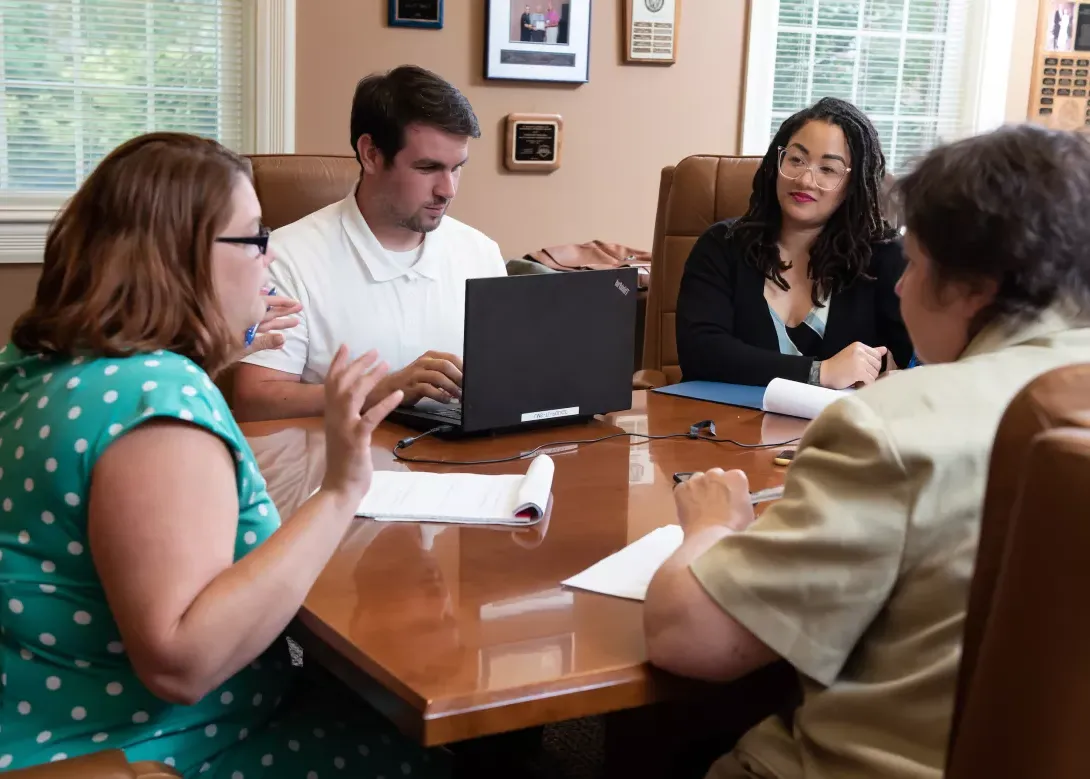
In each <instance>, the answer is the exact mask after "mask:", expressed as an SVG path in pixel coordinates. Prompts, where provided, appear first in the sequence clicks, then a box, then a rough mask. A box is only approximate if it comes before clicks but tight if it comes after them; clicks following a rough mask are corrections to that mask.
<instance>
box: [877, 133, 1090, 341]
mask: <svg viewBox="0 0 1090 779" xmlns="http://www.w3.org/2000/svg"><path fill="white" fill-rule="evenodd" d="M893 197H894V199H895V201H896V202H897V203H898V204H899V205H900V207H901V211H902V213H903V214H904V223H905V225H906V227H907V228H908V231H909V234H910V235H912V237H913V238H914V239H915V240H916V241H917V242H918V243H919V245H920V248H922V249H923V251H924V252H926V254H927V256H928V257H929V258H930V259H931V264H932V266H933V268H934V270H935V277H936V279H935V280H936V287H937V289H936V292H937V293H938V292H941V291H942V288H943V287H944V286H945V285H946V284H949V283H951V282H957V283H961V284H966V285H968V286H970V287H972V286H973V285H976V284H979V283H980V282H982V281H985V280H992V281H994V282H996V283H997V286H998V289H997V291H996V296H995V300H994V301H993V302H992V303H991V305H989V306H987V307H986V308H985V309H984V310H983V311H981V312H980V314H979V315H978V317H977V320H976V321H975V322H973V323H972V328H971V329H972V332H973V334H975V333H976V332H978V331H979V330H980V329H981V328H982V327H983V326H984V325H986V324H987V323H988V322H989V321H991V320H993V319H996V318H1010V319H1012V320H1015V321H1017V320H1019V319H1022V320H1024V319H1026V318H1029V317H1033V316H1034V315H1036V314H1038V313H1039V312H1041V311H1043V310H1044V309H1046V308H1048V307H1049V306H1051V305H1053V304H1054V303H1056V302H1057V301H1059V300H1061V299H1064V300H1066V301H1067V302H1069V303H1071V304H1072V305H1074V306H1075V307H1076V308H1077V309H1079V311H1080V313H1082V314H1084V315H1085V314H1086V313H1087V312H1088V311H1090V252H1088V249H1087V247H1090V219H1087V216H1086V215H1087V213H1088V212H1090V142H1088V140H1087V139H1086V138H1085V137H1083V136H1081V135H1078V134H1076V133H1071V132H1062V131H1058V130H1047V129H1045V128H1043V127H1037V126H1034V125H1031V124H1022V125H1011V126H1008V127H1003V128H1000V129H998V130H995V131H993V132H990V133H986V134H984V135H979V136H975V137H972V138H966V139H964V140H961V141H957V142H954V143H951V144H947V145H945V146H940V147H939V148H937V149H935V150H934V151H932V152H931V153H930V154H928V155H927V156H926V157H924V158H923V160H921V161H920V163H919V164H918V165H917V167H916V168H915V170H913V171H912V172H911V173H909V174H908V175H907V176H905V177H904V178H902V179H901V180H900V181H898V182H897V184H896V185H895V186H894V189H893Z"/></svg>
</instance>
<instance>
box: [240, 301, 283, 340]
mask: <svg viewBox="0 0 1090 779" xmlns="http://www.w3.org/2000/svg"><path fill="white" fill-rule="evenodd" d="M275 294H276V287H269V291H268V292H266V293H265V296H266V297H272V296H273V295H275ZM270 308H271V306H266V307H265V310H266V311H268V310H269V309H270ZM260 324H261V323H260V322H255V323H254V324H253V326H251V327H250V329H249V330H247V331H246V346H247V347H250V346H252V345H253V343H254V338H256V337H257V328H258V326H259V325H260Z"/></svg>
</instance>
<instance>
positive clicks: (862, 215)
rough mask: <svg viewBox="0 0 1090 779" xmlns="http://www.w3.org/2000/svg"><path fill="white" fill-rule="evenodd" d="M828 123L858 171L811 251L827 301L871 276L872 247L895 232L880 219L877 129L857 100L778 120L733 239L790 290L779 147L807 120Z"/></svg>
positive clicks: (827, 103) (817, 295)
mask: <svg viewBox="0 0 1090 779" xmlns="http://www.w3.org/2000/svg"><path fill="white" fill-rule="evenodd" d="M813 121H818V122H828V123H830V124H835V125H836V126H837V127H839V128H840V129H841V130H842V131H843V132H844V137H845V138H846V139H847V141H848V149H849V150H850V151H851V158H852V172H851V175H850V176H849V178H848V183H847V186H848V194H847V197H845V198H844V202H843V203H842V204H841V205H840V208H838V209H837V210H836V211H835V212H834V213H833V215H832V216H831V217H830V218H829V221H828V222H827V223H826V225H825V228H824V229H823V230H822V231H821V234H820V235H819V236H818V238H817V240H816V241H815V242H814V245H813V247H811V249H810V269H809V276H810V278H811V279H813V280H814V291H813V301H814V305H819V304H820V303H821V301H822V300H823V299H825V298H826V297H828V296H830V295H834V294H836V293H838V292H840V291H841V290H843V289H845V288H847V287H848V286H850V285H851V284H852V283H853V282H855V281H856V280H857V279H859V278H869V276H868V274H867V268H868V267H869V265H870V258H871V244H872V243H875V242H879V241H887V240H890V239H892V238H893V237H895V236H896V235H897V231H896V230H894V228H893V226H892V225H891V224H890V223H889V222H888V221H886V219H885V218H884V217H883V216H882V206H881V200H882V182H883V180H884V179H885V175H886V158H885V155H884V154H883V153H882V144H881V141H879V139H878V131H877V130H875V129H874V125H873V124H871V121H870V119H868V118H867V116H866V114H864V113H863V112H862V111H860V110H859V109H858V108H856V107H855V106H854V105H852V104H851V103H849V102H847V101H845V100H840V99H838V98H835V97H825V98H822V99H821V100H819V101H818V102H817V103H815V104H814V105H813V106H811V107H809V108H805V109H803V110H802V111H799V112H798V113H797V114H795V115H794V116H791V117H790V118H788V119H787V120H786V121H785V122H784V123H783V124H782V125H780V129H779V132H777V133H776V137H775V138H773V139H772V143H771V144H770V145H769V147H768V151H767V152H765V156H764V159H763V160H762V161H761V166H760V168H758V169H757V173H756V174H755V175H754V176H753V194H752V195H751V196H750V198H749V210H748V211H747V212H746V213H745V216H742V217H740V218H739V219H738V220H737V221H735V222H734V224H733V225H732V226H731V229H730V231H729V233H728V236H729V237H731V238H732V239H733V240H735V241H737V242H738V245H739V248H740V249H741V251H742V256H743V257H744V258H745V260H746V261H747V262H748V263H750V264H751V265H752V266H753V267H755V268H756V269H757V270H759V271H760V272H761V273H762V274H763V275H764V277H765V278H767V279H769V280H771V281H772V282H774V283H775V284H776V285H777V286H779V287H780V288H781V289H787V288H788V284H787V281H786V280H785V279H784V277H783V272H784V271H785V270H787V268H788V267H789V266H788V265H787V263H785V262H784V261H783V260H782V259H781V258H780V250H779V247H778V246H777V242H778V241H779V238H780V227H781V222H782V217H783V214H782V212H781V210H780V202H779V200H778V199H777V198H776V179H777V177H778V176H779V175H780V172H779V149H780V148H781V147H786V146H787V144H788V143H789V142H790V140H791V136H793V135H794V134H795V133H797V132H798V131H799V130H801V129H802V127H803V125H805V124H806V123H808V122H813Z"/></svg>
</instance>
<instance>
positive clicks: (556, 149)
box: [503, 114, 564, 172]
mask: <svg viewBox="0 0 1090 779" xmlns="http://www.w3.org/2000/svg"><path fill="white" fill-rule="evenodd" d="M563 132H564V120H563V119H562V118H561V117H560V115H559V114H508V116H507V133H506V136H507V143H506V144H505V149H504V155H503V163H504V166H505V167H506V168H507V169H508V170H513V171H523V172H525V171H540V172H550V171H554V170H556V169H557V168H559V167H560V153H561V150H562V148H563Z"/></svg>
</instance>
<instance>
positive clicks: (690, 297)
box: [677, 98, 912, 389]
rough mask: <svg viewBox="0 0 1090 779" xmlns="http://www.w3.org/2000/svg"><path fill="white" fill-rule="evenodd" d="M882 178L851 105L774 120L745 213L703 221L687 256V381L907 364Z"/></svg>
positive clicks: (896, 250) (870, 131)
mask: <svg viewBox="0 0 1090 779" xmlns="http://www.w3.org/2000/svg"><path fill="white" fill-rule="evenodd" d="M884 177H885V157H884V156H883V154H882V149H881V146H880V143H879V140H878V133H877V132H876V131H875V129H874V126H873V125H872V124H871V123H870V120H869V119H867V117H866V116H865V115H864V114H863V113H862V112H861V111H859V109H857V108H856V107H855V106H853V105H852V104H850V103H847V102H845V101H843V100H838V99H835V98H825V99H823V100H821V101H820V102H818V103H817V104H816V105H814V106H813V107H811V108H808V109H805V110H803V111H800V112H799V113H797V114H795V115H794V116H792V117H791V118H790V119H788V120H787V121H785V122H784V123H783V125H782V126H781V127H780V130H779V132H778V133H776V137H775V138H774V139H773V140H772V144H771V146H770V147H769V149H768V152H767V153H766V154H765V157H764V160H763V161H762V163H761V167H760V168H759V169H758V171H757V173H756V175H755V176H754V177H753V195H752V196H751V197H750V203H749V211H748V212H747V213H746V215H745V216H743V217H741V218H739V219H736V220H727V221H724V222H719V223H717V224H714V225H712V226H711V227H710V228H708V230H707V231H706V232H705V233H704V234H703V235H702V236H701V237H700V239H699V240H697V242H696V245H695V246H694V247H693V249H692V252H691V253H690V254H689V259H688V260H687V261H686V264H685V273H684V276H683V277H682V281H681V291H680V293H679V295H678V301H677V349H678V357H679V360H680V363H681V372H682V375H683V376H684V378H685V380H687V381H693V380H706V381H723V382H729V383H734V384H757V385H763V384H767V383H768V382H770V381H771V380H772V379H774V378H777V377H781V378H785V379H791V380H793V381H799V382H806V383H811V384H820V385H822V386H826V387H831V388H834V389H843V388H845V387H852V386H860V385H863V384H869V383H871V382H873V381H874V380H875V379H876V378H877V377H878V376H879V375H880V374H881V372H882V371H883V370H889V369H892V368H894V367H902V368H903V367H906V366H907V365H908V361H909V359H910V358H911V356H912V343H911V342H910V340H909V337H908V332H907V331H906V330H905V326H904V322H903V321H902V320H901V312H900V302H899V299H898V297H897V292H896V285H897V281H898V279H899V278H900V276H901V272H902V271H903V270H904V258H903V256H902V254H901V246H900V243H899V242H898V240H897V234H896V231H895V230H894V229H893V228H892V227H891V226H890V224H889V222H887V221H886V220H885V219H884V218H883V217H882V213H881V205H880V192H881V186H882V181H883V179H884ZM891 358H892V359H891Z"/></svg>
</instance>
